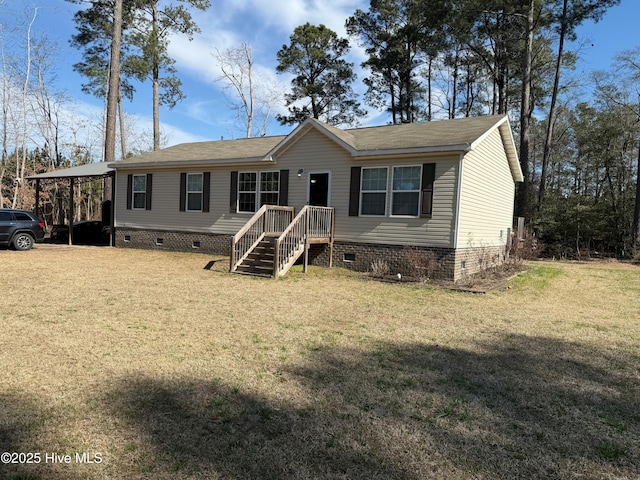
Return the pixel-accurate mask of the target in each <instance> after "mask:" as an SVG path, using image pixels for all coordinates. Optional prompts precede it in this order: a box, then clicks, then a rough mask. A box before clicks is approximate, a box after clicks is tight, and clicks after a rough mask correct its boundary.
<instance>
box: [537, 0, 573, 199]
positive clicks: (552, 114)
mask: <svg viewBox="0 0 640 480" xmlns="http://www.w3.org/2000/svg"><path fill="white" fill-rule="evenodd" d="M568 3H569V0H564V3H563V5H562V18H561V20H560V39H559V40H558V58H557V59H556V72H555V77H554V80H553V91H552V93H551V106H550V108H549V120H548V124H547V134H546V136H545V140H544V151H543V154H542V167H541V170H540V190H538V210H539V211H541V210H542V205H543V203H544V193H545V190H546V188H547V185H546V183H547V169H548V168H549V159H550V158H551V145H552V143H553V127H554V124H555V122H556V102H557V100H558V90H559V87H560V70H561V69H562V57H563V55H564V39H565V37H566V35H567V21H568V19H567V9H568Z"/></svg>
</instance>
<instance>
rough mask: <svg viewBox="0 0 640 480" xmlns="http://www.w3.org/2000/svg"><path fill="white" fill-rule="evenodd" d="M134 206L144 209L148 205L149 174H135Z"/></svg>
mask: <svg viewBox="0 0 640 480" xmlns="http://www.w3.org/2000/svg"><path fill="white" fill-rule="evenodd" d="M132 178H133V183H132V185H133V188H132V193H131V195H132V206H133V208H136V209H142V210H144V209H145V208H146V205H147V176H146V175H133V177H132Z"/></svg>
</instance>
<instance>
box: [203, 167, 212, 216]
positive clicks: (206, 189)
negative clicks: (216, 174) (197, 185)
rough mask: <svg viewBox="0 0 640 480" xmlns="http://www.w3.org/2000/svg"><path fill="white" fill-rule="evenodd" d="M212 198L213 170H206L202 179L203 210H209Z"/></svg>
mask: <svg viewBox="0 0 640 480" xmlns="http://www.w3.org/2000/svg"><path fill="white" fill-rule="evenodd" d="M210 198H211V172H204V177H203V180H202V211H203V212H208V211H209V203H210Z"/></svg>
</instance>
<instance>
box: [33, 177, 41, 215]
mask: <svg viewBox="0 0 640 480" xmlns="http://www.w3.org/2000/svg"><path fill="white" fill-rule="evenodd" d="M39 210H40V179H39V178H36V205H35V207H33V213H35V214H36V217H38V218H40V211H39Z"/></svg>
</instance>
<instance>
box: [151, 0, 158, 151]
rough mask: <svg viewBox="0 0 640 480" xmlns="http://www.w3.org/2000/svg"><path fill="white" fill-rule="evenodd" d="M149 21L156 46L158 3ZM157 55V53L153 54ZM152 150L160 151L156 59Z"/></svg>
mask: <svg viewBox="0 0 640 480" xmlns="http://www.w3.org/2000/svg"><path fill="white" fill-rule="evenodd" d="M151 21H152V22H153V27H152V28H153V33H152V35H153V39H154V42H155V43H156V46H157V45H158V2H157V1H154V2H153V6H152V10H151ZM156 48H157V47H156ZM155 54H156V55H157V52H156V53H155ZM151 81H152V84H153V149H154V150H158V149H160V65H159V61H158V58H157V56H156V58H154V60H153V73H152V80H151Z"/></svg>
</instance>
